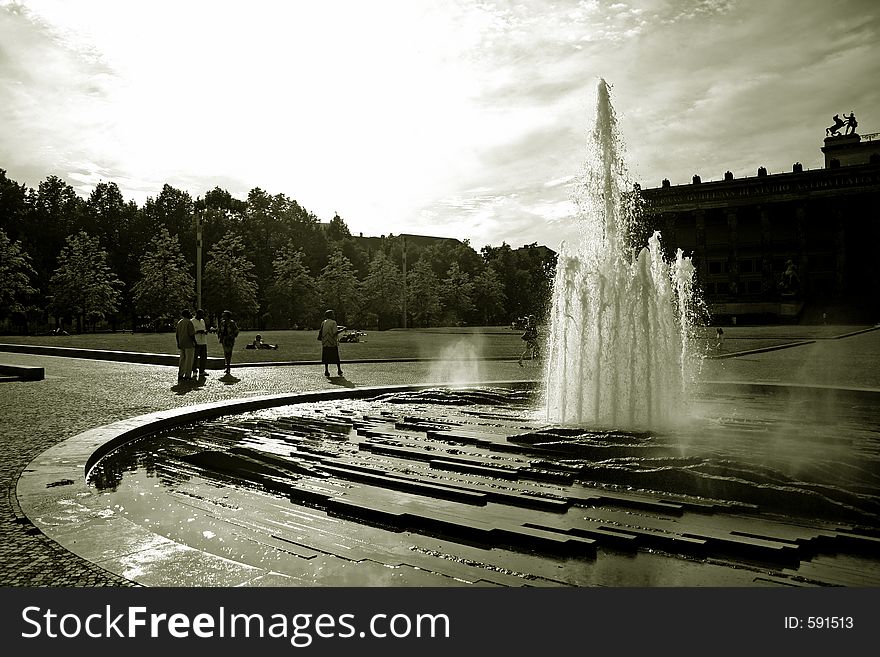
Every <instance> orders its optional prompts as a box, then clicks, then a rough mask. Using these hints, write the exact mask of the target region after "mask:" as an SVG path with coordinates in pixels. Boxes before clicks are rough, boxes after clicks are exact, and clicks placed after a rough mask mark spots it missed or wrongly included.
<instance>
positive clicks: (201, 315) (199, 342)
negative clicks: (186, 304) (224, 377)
mask: <svg viewBox="0 0 880 657" xmlns="http://www.w3.org/2000/svg"><path fill="white" fill-rule="evenodd" d="M192 324H193V329H194V330H195V332H196V351H195V358H194V360H193V376H195V375H196V370H198V373H199V377H200V378H205V377H206V376H207V373H206V372H205V367H206V366H207V364H208V325H207V324H206V323H205V311H204V310H202V309H201V308H199V309H198V310H197V311H196V316H195V317H193V320H192Z"/></svg>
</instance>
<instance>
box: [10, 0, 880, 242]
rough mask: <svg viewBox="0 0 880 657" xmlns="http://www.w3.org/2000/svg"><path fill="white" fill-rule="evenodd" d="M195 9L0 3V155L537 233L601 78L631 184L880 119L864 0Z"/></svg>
mask: <svg viewBox="0 0 880 657" xmlns="http://www.w3.org/2000/svg"><path fill="white" fill-rule="evenodd" d="M210 7H211V10H210V11H205V5H204V4H202V3H180V2H170V1H168V0H155V1H152V2H142V1H137V0H132V1H131V2H126V3H120V2H115V1H108V0H93V1H91V2H89V3H71V2H63V1H61V0H29V1H28V2H26V3H24V4H18V3H14V2H9V1H4V0H0V82H2V84H0V120H3V122H4V130H3V131H2V132H0V167H3V168H6V169H8V171H9V175H10V177H12V178H14V179H16V180H18V181H19V182H25V183H26V184H29V185H32V186H35V185H36V184H38V182H39V181H40V179H43V178H45V177H46V176H48V175H58V176H59V177H62V178H64V179H67V180H68V181H69V182H71V184H74V185H75V187H76V188H77V190H78V191H80V193H83V194H87V193H88V192H89V191H90V188H91V187H92V186H93V185H94V184H95V182H97V181H98V180H113V181H114V182H117V184H119V185H120V189H122V191H123V194H124V195H125V196H126V197H127V198H133V199H134V200H136V201H138V202H142V201H143V200H144V199H145V198H146V197H147V196H150V195H152V196H155V195H156V194H157V193H158V192H159V190H161V187H162V185H163V184H164V183H168V184H171V185H173V186H175V187H177V188H180V189H184V190H186V191H188V192H190V193H191V194H192V195H193V196H198V195H201V194H204V193H205V192H206V191H208V190H210V189H212V188H213V187H215V186H220V187H223V188H225V189H227V190H229V191H230V192H231V193H233V194H235V195H237V196H238V197H239V198H242V197H244V195H246V193H247V191H248V190H249V189H251V188H252V187H255V186H259V187H261V188H263V189H265V190H267V191H268V192H270V193H273V194H274V193H284V194H286V195H288V196H290V197H291V198H295V199H297V200H298V202H299V203H300V204H301V205H303V206H304V207H305V208H307V209H308V210H310V211H312V212H314V213H315V214H317V215H318V216H319V218H325V219H326V218H329V217H331V216H332V215H333V213H335V212H339V213H340V214H341V215H342V216H343V217H344V218H345V219H346V221H347V222H348V224H349V226H350V227H351V229H352V230H353V231H355V232H356V233H357V232H363V233H364V234H387V233H388V232H395V233H399V232H423V233H425V234H435V235H448V236H454V237H462V236H469V237H470V238H471V239H472V241H473V243H474V244H476V245H477V246H481V245H482V243H483V240H486V242H485V243H493V244H497V243H500V242H501V241H504V240H506V241H507V242H508V243H510V244H513V243H514V242H515V241H518V240H525V241H524V242H523V243H530V242H532V241H539V242H544V243H547V244H548V245H550V243H551V242H553V241H555V240H556V239H557V237H558V234H559V230H560V225H561V224H562V223H564V222H565V221H567V220H568V217H569V216H570V210H571V205H570V201H569V196H570V194H571V182H572V177H573V176H574V175H576V174H577V173H578V172H579V170H580V167H581V164H582V161H583V159H584V152H583V151H584V147H585V142H586V133H587V131H588V129H589V121H590V113H591V105H592V103H593V102H594V100H593V92H594V89H595V81H596V78H597V77H603V78H605V79H606V80H608V82H609V83H611V85H612V87H613V88H612V94H613V96H612V98H613V102H614V104H615V107H616V109H617V112H618V117H619V119H620V127H621V131H622V133H623V137H624V139H625V141H626V143H627V144H628V147H629V151H628V152H629V160H630V164H631V170H632V172H633V177H634V179H635V180H637V181H638V182H641V183H642V184H643V185H644V186H655V185H658V184H659V183H660V180H662V179H663V178H669V179H670V180H672V181H673V182H674V183H676V184H678V183H686V182H690V179H691V176H692V175H693V174H694V173H700V174H701V175H702V176H703V178H704V179H705V180H710V179H717V178H719V177H721V176H722V175H723V172H724V171H726V170H727V169H731V170H732V171H734V173H735V174H736V175H738V176H740V175H753V174H754V171H755V170H756V169H757V167H758V166H761V165H763V166H767V167H768V169H770V170H771V171H774V170H775V171H779V170H790V166H791V164H792V163H793V162H794V161H796V160H798V161H801V162H802V163H804V165H805V166H807V167H808V168H809V167H810V166H818V165H819V163H820V162H821V159H820V158H821V154H820V153H819V150H818V149H819V146H820V145H821V139H822V137H823V136H824V128H825V127H826V126H827V125H828V123H829V120H830V117H831V115H833V114H834V113H838V112H843V111H847V112H848V111H850V110H853V109H854V110H855V111H856V112H857V114H858V116H859V123H860V127H862V128H864V130H865V131H866V132H868V131H871V130H872V129H874V130H880V116H878V115H877V112H878V110H877V109H876V108H878V107H880V102H878V100H880V97H878V94H880V90H877V89H875V87H876V85H873V84H872V83H871V81H872V80H874V79H876V78H877V77H878V75H877V74H878V72H880V71H878V62H880V57H878V56H877V55H878V53H877V44H878V43H880V38H878V37H880V34H878V32H880V29H878V16H877V12H878V9H877V8H876V6H875V5H874V3H871V2H844V3H834V4H832V3H804V2H795V1H794V0H777V1H775V2H766V1H764V2H761V1H758V0H744V1H742V2H732V1H731V2H726V1H702V0H676V1H672V0H640V1H638V2H635V1H634V2H604V1H600V0H584V1H580V2H579V1H576V0H571V1H569V2H559V3H548V2H544V1H541V0H523V1H517V2H512V1H511V2H505V1H501V0H498V1H496V2H492V3H472V2H469V1H465V0H459V1H456V2H445V1H444V2H441V1H440V0H436V1H435V0H422V1H420V2H406V1H399V2H398V1H393V0H387V1H383V2H381V3H364V2H356V1H340V2H336V3H265V2H257V3H250V4H248V5H247V6H246V7H245V6H243V5H241V4H240V3H236V2H231V1H230V2H226V1H218V2H212V3H211V4H210ZM133 25H137V26H138V29H132V26H133ZM475 190H478V191H475Z"/></svg>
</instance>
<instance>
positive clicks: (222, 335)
mask: <svg viewBox="0 0 880 657" xmlns="http://www.w3.org/2000/svg"><path fill="white" fill-rule="evenodd" d="M237 337H238V324H236V323H235V320H234V319H232V313H231V312H230V311H228V310H224V311H223V314H222V315H221V316H220V323H219V324H218V325H217V339H218V340H219V341H220V344H222V345H223V358H225V359H226V373H227V374H229V373H230V370H231V368H232V350H233V349H234V348H235V338H237Z"/></svg>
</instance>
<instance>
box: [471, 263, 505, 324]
mask: <svg viewBox="0 0 880 657" xmlns="http://www.w3.org/2000/svg"><path fill="white" fill-rule="evenodd" d="M505 301H506V297H505V295H504V284H503V283H502V282H501V277H500V276H499V275H498V272H496V271H495V268H494V267H491V266H487V267H485V268H484V269H483V271H481V272H480V273H479V274H477V276H476V278H474V303H475V304H476V306H477V314H478V316H479V321H480V322H481V323H482V324H483V325H484V326H489V325H492V324H498V323H506V322H505V319H506V318H505V316H504V303H505Z"/></svg>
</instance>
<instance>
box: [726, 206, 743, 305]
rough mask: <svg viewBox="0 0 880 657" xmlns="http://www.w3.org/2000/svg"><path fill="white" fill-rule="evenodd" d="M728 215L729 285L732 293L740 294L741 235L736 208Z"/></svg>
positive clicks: (729, 210)
mask: <svg viewBox="0 0 880 657" xmlns="http://www.w3.org/2000/svg"><path fill="white" fill-rule="evenodd" d="M726 217H727V263H728V270H727V271H728V273H727V286H728V289H729V290H730V294H732V295H735V296H737V297H739V296H740V294H741V292H742V290H740V289H739V237H738V236H737V225H736V223H737V222H736V209H733V208H731V209H728V210H727V212H726Z"/></svg>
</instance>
